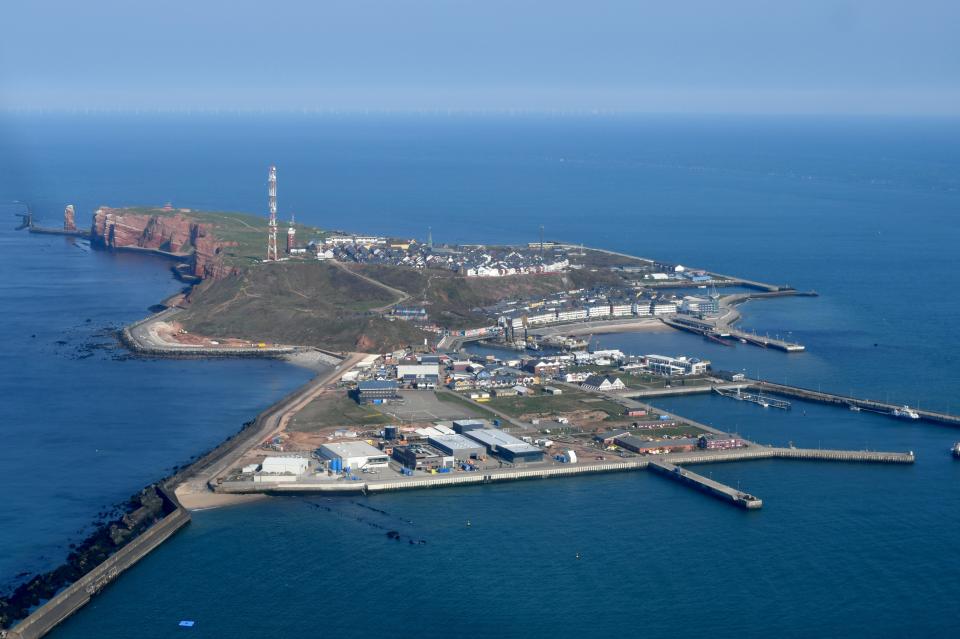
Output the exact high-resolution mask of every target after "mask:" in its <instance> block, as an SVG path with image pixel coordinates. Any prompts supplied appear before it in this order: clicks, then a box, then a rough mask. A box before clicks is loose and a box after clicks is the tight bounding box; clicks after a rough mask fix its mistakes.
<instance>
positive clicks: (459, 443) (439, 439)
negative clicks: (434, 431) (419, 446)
mask: <svg viewBox="0 0 960 639" xmlns="http://www.w3.org/2000/svg"><path fill="white" fill-rule="evenodd" d="M427 443H429V444H430V445H431V446H433V447H434V448H436V449H437V450H438V451H440V452H441V453H444V454H445V455H451V456H453V458H454V459H457V460H461V461H467V460H469V459H479V458H480V457H483V456H484V454H486V452H487V448H486V446H484V445H483V444H480V443H478V442H476V441H474V440H472V439H470V438H469V437H464V436H463V435H457V434H453V435H431V436H430V437H428V438H427Z"/></svg>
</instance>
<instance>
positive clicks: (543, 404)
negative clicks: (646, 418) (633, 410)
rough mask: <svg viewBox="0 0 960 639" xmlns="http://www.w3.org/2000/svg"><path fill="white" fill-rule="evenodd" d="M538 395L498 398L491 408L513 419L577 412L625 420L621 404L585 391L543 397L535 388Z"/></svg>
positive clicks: (493, 401)
mask: <svg viewBox="0 0 960 639" xmlns="http://www.w3.org/2000/svg"><path fill="white" fill-rule="evenodd" d="M533 388H534V390H535V392H536V393H537V394H535V395H530V396H526V397H521V396H519V395H518V396H517V397H497V398H493V399H491V400H490V402H489V404H490V407H491V408H495V409H497V410H499V411H502V412H504V413H506V414H508V415H510V416H512V417H518V416H520V415H530V414H536V415H563V414H565V413H573V412H576V411H588V410H589V411H597V410H599V411H603V412H605V413H606V414H607V418H606V419H610V420H621V421H622V420H623V419H624V418H623V412H624V408H623V406H621V405H620V404H618V403H616V402H614V401H611V400H609V399H604V398H602V397H598V396H596V395H591V394H589V393H585V392H583V391H578V390H573V389H567V388H564V389H563V394H562V395H541V394H539V390H540V389H539V388H537V387H533Z"/></svg>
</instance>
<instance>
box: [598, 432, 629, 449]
mask: <svg viewBox="0 0 960 639" xmlns="http://www.w3.org/2000/svg"><path fill="white" fill-rule="evenodd" d="M629 434H630V431H628V430H624V429H623V428H619V429H617V430H611V431H608V432H606V433H600V434H599V435H594V436H593V441H595V442H597V443H598V444H603V445H604V446H613V442H614V440H616V439H617V437H623V436H624V435H629Z"/></svg>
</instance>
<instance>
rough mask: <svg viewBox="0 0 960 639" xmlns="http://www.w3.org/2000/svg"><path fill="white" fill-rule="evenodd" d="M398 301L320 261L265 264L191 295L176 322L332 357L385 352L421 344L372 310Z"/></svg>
mask: <svg viewBox="0 0 960 639" xmlns="http://www.w3.org/2000/svg"><path fill="white" fill-rule="evenodd" d="M394 301H396V296H395V295H393V294H392V293H390V292H389V291H387V290H386V289H383V288H381V287H379V286H377V285H376V284H373V283H371V282H368V281H365V280H364V279H362V278H360V277H356V276H355V275H352V274H351V273H349V272H347V271H346V270H344V269H340V268H337V267H335V266H332V265H330V264H324V263H321V262H281V263H275V264H263V265H260V266H258V267H256V268H251V269H248V270H246V271H244V272H242V273H239V274H236V275H232V276H230V277H227V278H224V279H221V280H215V281H209V282H204V283H203V284H201V285H199V286H197V287H196V288H194V290H193V292H192V293H191V294H190V296H189V298H188V305H187V310H186V312H185V313H183V314H182V315H181V316H180V317H178V320H179V321H180V322H181V324H183V326H184V328H185V329H186V330H188V331H190V332H192V333H198V334H201V335H206V336H210V337H224V338H226V337H237V338H242V339H249V340H254V341H264V342H271V343H281V344H298V345H303V346H317V347H320V348H326V349H330V350H338V351H341V350H384V349H390V348H395V347H397V346H401V345H406V344H415V343H420V342H422V341H423V334H422V332H421V331H419V330H418V329H416V328H415V327H414V326H412V325H410V324H408V323H406V322H403V321H390V320H387V319H383V318H380V317H378V316H377V314H376V313H375V312H373V310H372V309H376V308H380V307H383V306H386V305H389V304H391V303H393V302H394Z"/></svg>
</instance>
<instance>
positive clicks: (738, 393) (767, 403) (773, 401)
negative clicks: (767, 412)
mask: <svg viewBox="0 0 960 639" xmlns="http://www.w3.org/2000/svg"><path fill="white" fill-rule="evenodd" d="M713 390H714V391H715V392H716V393H717V394H718V395H722V396H723V397H729V398H730V399H735V400H737V401H740V402H751V403H753V404H757V405H759V406H763V407H764V408H770V407H773V408H780V409H783V410H788V409H789V408H790V402H788V401H786V400H783V399H777V398H775V397H769V396H767V395H764V394H763V393H745V392H743V389H742V388H740V387H737V388H736V390H731V389H729V388H716V387H715V388H714V389H713Z"/></svg>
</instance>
